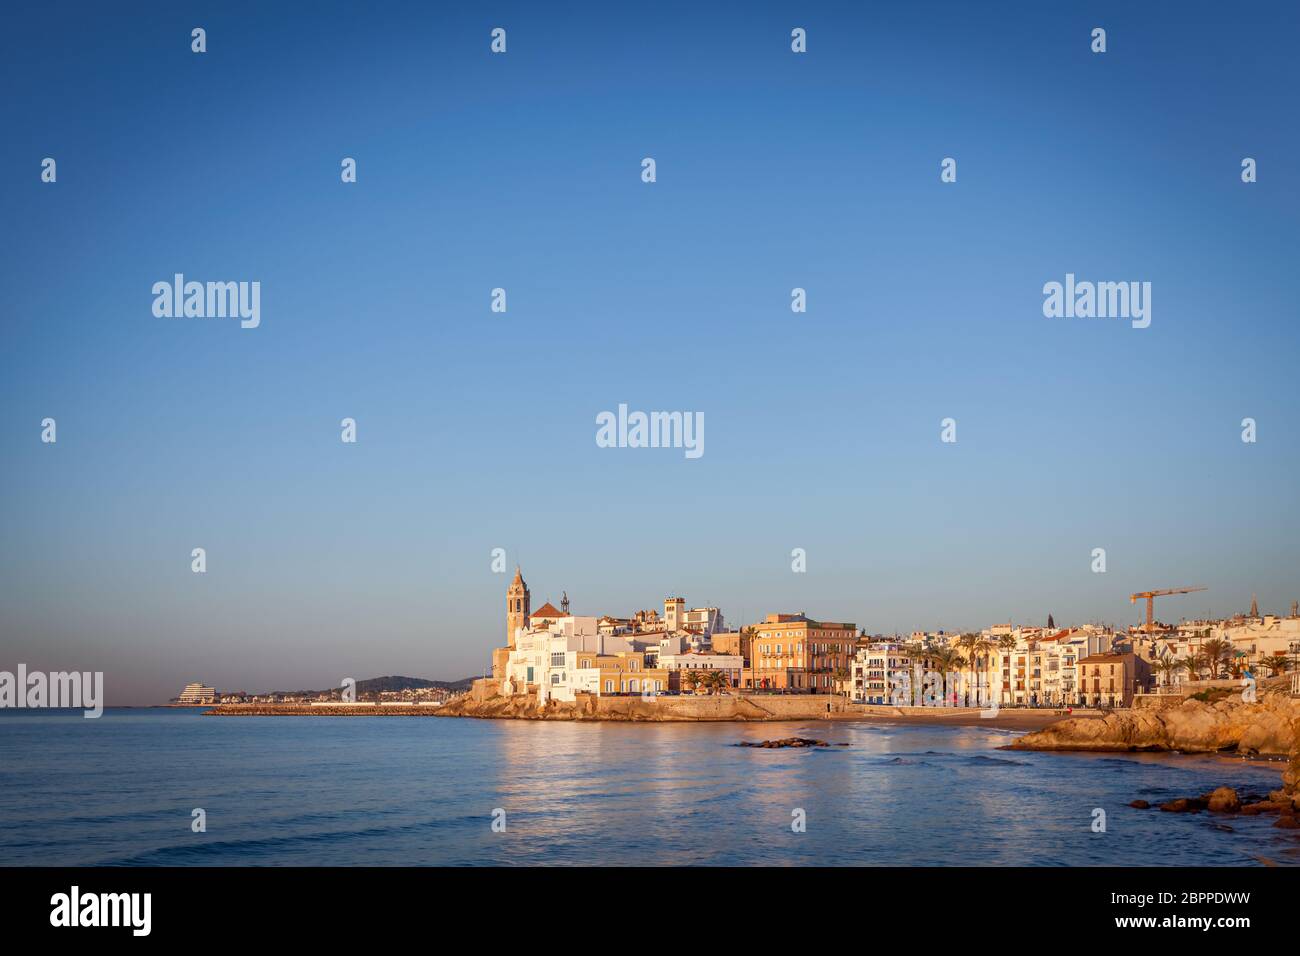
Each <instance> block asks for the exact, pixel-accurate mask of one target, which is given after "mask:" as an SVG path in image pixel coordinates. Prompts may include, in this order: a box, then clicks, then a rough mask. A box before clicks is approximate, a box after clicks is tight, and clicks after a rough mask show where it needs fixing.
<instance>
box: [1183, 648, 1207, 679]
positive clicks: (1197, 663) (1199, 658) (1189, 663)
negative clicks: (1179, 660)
mask: <svg viewBox="0 0 1300 956" xmlns="http://www.w3.org/2000/svg"><path fill="white" fill-rule="evenodd" d="M1183 667H1185V668H1187V674H1188V676H1189V677H1191V679H1192V680H1200V679H1201V671H1203V670H1204V669H1205V657H1204V656H1203V655H1201V654H1197V653H1191V654H1188V655H1187V656H1186V657H1184V658H1183Z"/></svg>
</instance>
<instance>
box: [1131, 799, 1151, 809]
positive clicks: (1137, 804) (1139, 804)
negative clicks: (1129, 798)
mask: <svg viewBox="0 0 1300 956" xmlns="http://www.w3.org/2000/svg"><path fill="white" fill-rule="evenodd" d="M1129 806H1130V807H1132V808H1133V809H1134V810H1150V809H1151V804H1149V803H1147V802H1146V801H1145V800H1134V801H1133V802H1132V803H1130V804H1129Z"/></svg>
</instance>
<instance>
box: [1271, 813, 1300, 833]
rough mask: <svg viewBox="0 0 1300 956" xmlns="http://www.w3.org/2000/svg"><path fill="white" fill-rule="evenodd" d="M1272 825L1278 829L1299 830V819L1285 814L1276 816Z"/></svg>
mask: <svg viewBox="0 0 1300 956" xmlns="http://www.w3.org/2000/svg"><path fill="white" fill-rule="evenodd" d="M1273 826H1275V827H1277V828H1278V829H1279V830H1300V820H1297V819H1296V818H1295V816H1294V815H1292V814H1285V815H1283V816H1280V817H1278V818H1277V820H1276V821H1274V823H1273Z"/></svg>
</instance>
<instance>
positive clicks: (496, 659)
mask: <svg viewBox="0 0 1300 956" xmlns="http://www.w3.org/2000/svg"><path fill="white" fill-rule="evenodd" d="M655 649H656V650H657V649H658V646H657V644H656V647H655ZM647 657H649V661H647ZM654 663H655V661H654V654H653V653H651V654H647V650H646V649H645V648H641V649H638V648H637V647H635V646H634V644H633V643H632V642H631V641H629V640H628V639H627V638H626V637H624V636H623V635H621V634H615V633H612V632H610V631H609V630H607V629H602V628H601V626H600V619H598V618H596V617H590V616H583V615H577V614H573V613H571V612H570V610H569V596H568V594H567V593H566V594H565V595H564V596H563V598H562V599H561V601H560V607H559V608H556V607H555V606H554V605H552V604H551V603H550V602H549V601H548V602H547V603H545V604H543V605H542V606H541V607H540V608H538V609H537V610H536V611H534V610H533V609H532V594H531V592H530V591H529V590H528V584H527V583H526V582H525V581H524V577H523V573H522V571H521V570H520V569H519V568H515V577H514V580H513V581H511V582H510V586H509V588H507V590H506V644H505V646H504V647H498V648H496V649H495V650H493V652H492V676H493V678H494V679H495V680H498V681H500V684H499V687H500V693H501V694H504V695H507V696H509V695H513V694H535V695H536V696H537V702H538V703H539V704H541V703H545V702H546V701H547V700H550V699H552V698H554V699H556V700H565V701H572V700H574V699H575V695H576V694H578V693H588V694H654V693H660V692H662V691H666V690H667V689H668V672H667V671H665V670H661V669H660V668H658V667H656V666H654Z"/></svg>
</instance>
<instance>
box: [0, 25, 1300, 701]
mask: <svg viewBox="0 0 1300 956" xmlns="http://www.w3.org/2000/svg"><path fill="white" fill-rule="evenodd" d="M283 6H284V9H281V8H280V6H278V5H273V6H270V7H269V8H268V6H267V5H261V4H252V3H222V4H183V3H181V4H176V3H167V4H163V3H156V4H142V5H139V6H137V7H133V8H132V9H131V11H129V12H124V11H122V10H119V9H110V8H105V7H102V6H99V5H91V4H60V3H53V4H42V5H40V6H39V7H31V8H28V9H24V10H21V11H15V12H13V13H10V14H8V15H7V19H8V20H9V23H8V25H7V28H6V29H5V30H4V31H3V34H4V35H3V39H2V40H0V52H3V57H2V58H0V73H2V74H3V81H4V84H5V88H6V90H7V91H8V95H6V97H5V99H4V102H3V103H2V104H0V119H2V121H3V129H4V134H5V135H4V137H3V144H2V145H0V197H2V203H3V208H4V210H5V217H4V218H5V224H6V228H5V229H4V230H2V231H0V243H3V247H2V250H0V251H2V252H3V256H0V276H2V277H3V288H4V292H5V295H4V305H3V311H2V315H0V336H2V338H0V341H3V346H4V348H3V353H2V354H0V449H2V454H3V463H2V464H3V467H2V469H0V483H2V484H0V491H2V493H3V502H4V504H3V507H2V508H0V540H2V541H3V545H2V546H0V649H2V650H3V651H4V653H3V654H2V655H0V668H7V669H12V667H13V666H14V665H15V664H16V663H17V662H18V661H24V662H26V663H28V664H29V665H30V666H31V667H33V668H48V669H56V668H65V667H76V668H78V669H83V670H104V671H105V672H106V684H107V690H108V694H109V700H110V702H111V703H139V702H151V701H157V700H160V699H165V698H166V697H169V696H172V695H173V694H174V693H176V691H177V690H179V688H180V686H181V685H182V684H184V683H185V682H186V681H189V680H195V679H201V680H204V681H206V682H209V683H215V684H216V685H217V686H218V687H220V688H222V689H236V688H247V689H250V690H251V689H267V688H271V687H299V686H325V685H333V684H337V682H338V680H339V679H341V678H342V677H344V676H355V677H366V676H373V675H379V674H387V673H403V674H412V675H419V676H429V677H443V678H456V677H461V676H464V675H466V674H469V673H475V672H482V670H483V668H484V666H485V664H486V662H487V660H488V654H489V650H490V648H491V647H492V646H494V645H495V644H497V643H499V642H500V640H501V638H502V637H503V635H504V591H505V587H506V584H507V581H508V577H509V575H508V574H506V575H497V574H493V573H491V571H490V560H491V557H490V552H491V550H492V549H493V548H495V547H502V548H505V549H506V551H507V554H508V559H509V562H510V567H511V569H513V565H514V563H515V561H520V562H521V563H522V564H523V567H524V572H525V576H526V577H527V578H528V581H529V584H530V585H531V586H532V588H533V595H534V602H535V604H540V603H541V601H543V600H546V599H548V598H549V599H554V600H557V601H558V598H559V595H560V591H561V590H562V589H567V590H568V593H569V595H570V597H571V598H572V600H573V606H574V609H575V611H577V612H579V613H618V614H626V613H630V612H632V611H634V610H636V609H639V608H642V607H654V606H658V605H659V604H660V602H661V601H662V599H663V598H664V597H665V596H666V595H668V594H670V593H671V594H678V593H680V594H682V595H683V596H685V597H686V599H687V600H688V602H690V603H692V604H695V603H705V602H709V603H714V604H719V605H721V606H722V608H723V610H724V612H725V613H726V614H727V615H728V618H729V619H730V620H733V621H737V620H740V619H744V620H753V619H755V618H757V617H759V616H761V615H762V614H766V613H769V612H774V611H791V610H806V611H807V612H808V613H810V614H813V615H815V616H820V617H823V618H827V619H832V620H851V621H855V622H857V623H858V624H859V625H861V626H865V627H867V628H868V629H869V630H871V631H873V632H875V631H885V632H889V631H894V630H911V629H912V628H914V627H923V628H940V627H946V628H970V627H978V626H984V625H987V624H989V623H991V622H993V621H995V620H1007V619H1014V620H1017V621H1023V622H1030V623H1041V622H1042V621H1043V620H1045V618H1046V615H1047V614H1048V613H1049V612H1050V613H1052V614H1054V615H1055V618H1056V620H1057V621H1058V622H1064V621H1083V620H1102V621H1112V622H1117V623H1128V622H1131V621H1134V620H1136V615H1137V613H1138V612H1139V611H1140V610H1141V608H1140V606H1139V607H1136V608H1135V607H1131V606H1130V604H1129V602H1128V594H1129V592H1130V591H1133V590H1138V589H1144V588H1158V587H1171V586H1181V585H1192V584H1204V585H1207V586H1208V587H1209V590H1208V591H1207V592H1205V593H1202V594H1196V595H1189V596H1186V597H1183V598H1171V599H1166V602H1165V603H1164V604H1163V605H1161V604H1158V605H1157V607H1158V611H1159V613H1160V614H1161V616H1162V617H1164V618H1165V619H1167V620H1177V619H1178V618H1180V617H1182V616H1194V615H1200V614H1204V613H1206V612H1214V613H1220V614H1226V613H1230V612H1232V611H1237V610H1243V609H1245V608H1246V607H1247V606H1248V605H1249V601H1250V595H1251V592H1258V594H1259V598H1260V604H1261V607H1262V608H1264V609H1267V610H1271V611H1285V610H1286V609H1287V608H1288V607H1289V605H1290V602H1291V601H1292V600H1293V599H1294V598H1297V597H1300V581H1297V580H1296V577H1295V568H1296V558H1297V551H1298V550H1300V546H1298V544H1297V542H1300V513H1298V509H1297V505H1296V479H1295V476H1296V475H1297V473H1298V472H1297V465H1298V464H1300V462H1298V461H1297V457H1298V456H1297V442H1296V421H1297V415H1298V414H1300V407H1298V406H1300V400H1298V398H1297V389H1296V386H1295V369H1296V367H1297V357H1298V346H1300V332H1298V331H1297V323H1296V320H1297V314H1296V313H1297V298H1296V290H1295V277H1296V274H1297V273H1296V269H1295V263H1296V261H1297V252H1298V251H1300V250H1298V249H1297V245H1298V243H1297V238H1296V237H1297V226H1296V224H1297V222H1298V221H1300V218H1298V216H1297V213H1300V201H1298V194H1297V185H1296V182H1297V172H1298V171H1297V168H1296V161H1297V160H1296V158H1297V156H1300V142H1297V139H1298V137H1297V133H1296V127H1295V124H1294V122H1292V121H1291V119H1290V117H1291V116H1292V115H1293V113H1294V109H1293V107H1294V102H1295V98H1296V94H1297V72H1298V71H1300V67H1297V64H1296V60H1295V57H1294V56H1293V52H1292V50H1291V45H1292V43H1293V38H1294V36H1295V35H1296V34H1295V30H1296V27H1297V26H1298V25H1300V14H1297V12H1296V9H1295V7H1294V5H1290V4H1280V3H1279V4H1267V3H1266V4H1261V5H1255V6H1252V7H1251V10H1250V12H1249V14H1248V15H1246V14H1230V13H1228V12H1225V11H1223V10H1222V9H1221V8H1220V6H1219V5H1217V4H1210V3H1190V4H1189V3H1153V4H1142V5H1140V7H1141V9H1135V7H1136V6H1138V5H1131V4H1118V3H1116V4H1071V5H1065V4H1041V3H1023V4H1003V5H997V6H996V9H995V8H994V6H993V5H976V4H966V3H956V2H954V3H891V4H871V5H863V4H860V3H832V4H817V5H816V7H815V10H814V11H813V12H812V13H809V12H806V10H805V9H804V8H803V6H802V5H796V4H779V3H769V4H758V5H754V4H719V5H711V6H710V8H709V9H702V8H701V6H700V5H698V4H686V3H680V4H676V3H670V4H656V5H654V6H653V7H649V8H646V7H636V8H627V9H626V10H625V11H623V12H611V10H609V9H608V8H607V7H605V6H603V5H597V4H581V3H579V4H565V5H557V6H555V8H554V9H544V6H547V5H539V4H491V5H487V6H484V7H483V8H482V9H481V10H477V9H471V10H466V9H460V8H454V9H453V8H447V9H439V8H437V7H435V6H433V5H429V4H422V3H409V4H403V3H396V4H386V5H384V6H383V8H382V9H371V8H369V7H364V8H363V6H362V5H359V4H358V5H342V4H332V3H327V4H321V5H318V6H313V8H312V11H311V13H310V14H304V13H294V12H292V11H290V10H289V9H287V7H288V5H283ZM195 26H203V27H205V29H206V30H207V34H208V52H207V53H205V54H202V55H196V54H193V53H191V52H190V30H191V29H192V28H193V27H195ZM496 26H501V27H504V28H505V29H506V30H507V32H508V52H507V53H506V54H505V55H503V56H494V55H492V54H491V53H490V52H489V50H488V44H489V31H490V30H491V29H492V28H493V27H496ZM795 26H802V27H804V28H806V29H807V31H808V53H807V54H804V55H795V54H793V53H791V52H790V46H789V36H790V30H791V29H792V28H793V27H795ZM1095 26H1102V27H1105V28H1106V29H1107V31H1108V51H1107V52H1106V53H1105V54H1102V55H1095V54H1093V53H1091V52H1090V50H1089V34H1090V31H1091V29H1092V28H1093V27H1095ZM46 156H51V157H54V158H56V159H57V161H58V181H57V183H54V184H46V183H41V182H40V177H39V174H40V162H41V160H42V159H43V158H44V157H46ZM345 156H351V157H354V158H355V159H356V160H357V164H358V182H357V183H355V184H347V185H345V184H343V183H341V182H340V179H339V164H340V160H341V159H342V158H343V157H345ZM646 156H651V157H654V158H655V159H656V162H657V166H658V181H657V182H656V183H654V184H645V183H642V182H641V179H640V163H641V160H642V158H643V157H646ZM947 156H951V157H954V158H956V159H957V162H958V181H957V182H956V183H955V184H942V183H940V181H939V163H940V161H941V159H943V158H944V157H947ZM1245 156H1251V157H1254V158H1256V159H1257V161H1258V164H1259V181H1258V182H1257V183H1254V184H1250V185H1246V184H1243V183H1242V182H1241V180H1240V163H1241V160H1242V158H1243V157H1245ZM176 272H182V273H184V274H185V275H186V276H187V277H188V278H192V279H198V280H257V281H260V282H261V286H262V303H261V306H262V321H261V326H260V327H259V328H257V329H250V330H242V329H240V328H239V327H238V324H237V323H235V322H232V321H228V320H201V319H161V318H155V317H154V316H153V314H152V311H151V305H152V295H151V294H150V288H151V286H152V284H153V283H154V282H156V281H160V280H170V278H171V276H172V275H173V274H174V273H176ZM1067 272H1073V273H1075V274H1076V275H1078V276H1079V277H1080V278H1082V279H1093V280H1138V281H1149V282H1151V283H1152V287H1153V294H1152V306H1153V310H1152V324H1151V327H1150V328H1148V329H1145V330H1135V329H1132V328H1130V327H1129V324H1128V323H1127V322H1124V321H1119V320H1085V319H1047V318H1044V316H1043V313H1042V302H1043V295H1042V291H1041V290H1042V286H1043V284H1044V283H1045V282H1049V281H1061V280H1063V279H1064V276H1065V274H1066V273H1067ZM498 286H500V287H504V288H506V290H507V294H508V303H509V310H508V312H507V313H506V314H504V315H501V314H494V313H492V312H491V311H490V310H489V295H490V290H491V289H492V288H494V287H498ZM796 286H799V287H803V288H806V289H807V290H808V303H809V305H808V312H807V313H806V314H802V315H798V314H794V313H792V312H791V311H790V307H789V303H790V290H791V289H792V288H793V287H796ZM620 402H625V403H627V404H628V405H629V406H630V407H631V408H633V409H642V410H659V409H667V410H673V409H678V410H687V411H698V412H702V413H703V414H704V417H705V421H706V430H705V449H706V451H705V454H704V456H703V457H702V458H700V459H698V460H693V461H692V460H687V459H685V458H684V456H683V455H682V453H681V452H680V451H676V450H648V449H646V450H641V449H617V450H615V449H602V448H598V447H597V446H596V444H595V440H594V436H595V431H596V427H595V416H596V415H597V414H598V413H599V412H601V411H603V410H613V409H616V408H617V406H618V404H619V403H620ZM47 416H50V417H54V418H55V419H56V420H57V422H58V442H57V444H55V445H46V444H42V443H41V442H40V421H41V419H43V418H45V417H47ZM949 416H950V417H953V418H955V419H956V420H957V423H958V441H957V443H956V444H943V443H941V442H940V441H939V422H940V420H941V419H942V418H945V417H949ZM1247 416H1250V417H1253V418H1255V419H1256V420H1257V422H1258V428H1259V440H1258V442H1257V443H1256V444H1253V445H1248V444H1244V443H1243V442H1242V441H1241V440H1240V432H1241V427H1240V422H1241V419H1242V418H1244V417H1247ZM344 417H353V418H355V419H356V420H357V423H358V434H359V441H358V443H357V444H355V445H345V444H343V443H342V442H340V440H339V421H340V419H342V418H344ZM194 547H204V548H206V550H207V554H208V572H207V573H206V574H204V575H196V574H193V573H191V571H190V557H189V555H190V551H191V549H192V548H194ZM796 547H801V548H804V549H806V551H807V555H808V570H807V573H804V574H795V573H792V572H791V570H790V552H791V549H793V548H796ZM1095 547H1104V548H1106V550H1107V559H1108V560H1107V563H1108V571H1107V573H1105V574H1093V573H1092V572H1091V571H1090V561H1091V551H1092V549H1093V548H1095Z"/></svg>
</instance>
